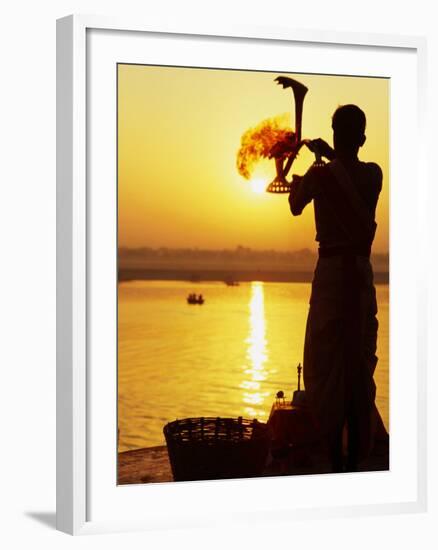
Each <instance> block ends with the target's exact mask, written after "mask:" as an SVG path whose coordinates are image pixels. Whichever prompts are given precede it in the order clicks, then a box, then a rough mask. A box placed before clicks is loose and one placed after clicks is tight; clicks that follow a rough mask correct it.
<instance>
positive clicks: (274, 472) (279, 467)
mask: <svg viewBox="0 0 438 550" xmlns="http://www.w3.org/2000/svg"><path fill="white" fill-rule="evenodd" d="M359 470H360V471H362V472H371V471H373V472H375V471H385V470H389V442H388V441H386V442H379V443H378V444H376V446H375V448H374V451H373V453H372V455H371V456H370V457H369V458H368V459H367V460H366V461H364V462H363V463H362V464H361V465H360V468H359ZM325 473H330V467H329V464H328V463H327V462H326V461H325V459H324V456H323V455H322V454H321V453H320V452H318V451H315V452H314V453H312V456H311V457H306V458H303V457H302V456H299V455H297V454H294V453H289V454H288V455H287V456H284V457H281V458H276V459H274V458H272V457H271V458H270V459H269V461H268V464H267V466H266V468H265V471H264V472H263V476H267V477H270V476H281V475H309V474H325ZM166 481H173V478H172V471H171V468H170V463H169V457H168V454H167V448H166V447H165V446H163V447H149V448H146V449H136V450H134V451H125V452H123V453H119V455H118V484H119V485H129V484H139V483H162V482H166Z"/></svg>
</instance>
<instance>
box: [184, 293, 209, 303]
mask: <svg viewBox="0 0 438 550" xmlns="http://www.w3.org/2000/svg"><path fill="white" fill-rule="evenodd" d="M204 302H205V300H204V298H203V296H202V294H199V296H196V294H189V295H188V296H187V303H188V304H199V305H202V304H203V303H204Z"/></svg>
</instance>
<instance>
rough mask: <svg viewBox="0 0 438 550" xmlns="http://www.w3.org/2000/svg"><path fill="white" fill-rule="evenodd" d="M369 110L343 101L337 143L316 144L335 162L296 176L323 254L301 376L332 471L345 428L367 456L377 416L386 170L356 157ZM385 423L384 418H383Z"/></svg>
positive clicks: (293, 196) (354, 450)
mask: <svg viewBox="0 0 438 550" xmlns="http://www.w3.org/2000/svg"><path fill="white" fill-rule="evenodd" d="M365 125H366V119H365V114H364V113H363V111H362V110H361V109H359V107H357V106H356V105H344V106H342V107H339V108H338V109H337V110H336V112H335V113H334V115H333V118H332V128H333V143H334V150H333V149H332V148H331V147H330V146H329V145H328V144H327V143H326V142H324V141H323V140H316V141H315V142H313V146H314V147H317V148H318V149H319V152H320V153H321V154H322V155H323V156H325V157H326V158H327V159H328V160H330V162H329V163H328V164H326V165H324V166H313V167H312V168H311V169H310V170H309V171H308V172H307V173H306V175H305V176H304V177H303V178H301V179H297V180H296V181H295V180H294V182H293V184H292V189H291V192H290V195H289V204H290V208H291V212H292V214H293V215H294V216H299V215H300V214H301V212H302V211H303V209H304V207H305V206H306V205H307V204H309V203H310V202H311V201H312V200H313V204H314V210H315V224H316V240H317V241H318V242H319V258H318V263H317V266H316V270H315V274H314V279H313V283H312V293H311V298H310V308H309V315H308V319H307V327H306V338H305V345H304V369H303V370H304V373H303V374H304V383H305V387H306V394H307V397H308V400H309V403H310V406H311V409H312V411H313V413H314V415H315V417H316V420H317V421H318V424H319V426H320V428H321V431H322V433H323V434H325V436H326V437H327V439H328V442H329V449H330V458H331V462H332V467H333V471H336V472H340V471H343V468H344V465H343V455H342V432H343V428H344V425H347V429H348V461H347V465H346V468H347V470H349V471H354V470H356V469H357V467H358V463H359V461H360V460H361V459H362V458H364V457H366V456H367V455H368V454H369V452H370V450H371V446H372V442H373V428H374V424H375V422H376V421H377V420H378V413H377V409H376V407H375V404H374V400H375V384H374V380H373V374H374V370H375V367H376V364H377V357H376V344H377V329H378V323H377V319H376V313H377V303H376V294H375V289H374V285H373V271H372V267H371V263H370V253H371V245H372V242H373V239H374V234H375V230H376V223H375V220H374V218H375V210H376V205H377V201H378V197H379V193H380V191H381V188H382V171H381V169H380V168H379V166H378V165H377V164H375V163H365V162H361V161H360V160H359V159H358V156H357V155H358V151H359V148H360V147H361V146H362V145H363V144H364V143H365ZM380 422H381V420H380Z"/></svg>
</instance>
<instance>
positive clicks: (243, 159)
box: [237, 114, 292, 180]
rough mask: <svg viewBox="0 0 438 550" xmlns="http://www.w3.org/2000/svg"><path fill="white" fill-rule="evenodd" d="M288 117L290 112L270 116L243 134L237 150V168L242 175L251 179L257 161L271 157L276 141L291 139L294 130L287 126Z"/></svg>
mask: <svg viewBox="0 0 438 550" xmlns="http://www.w3.org/2000/svg"><path fill="white" fill-rule="evenodd" d="M288 119H289V115H288V114H283V115H279V116H276V117H273V118H268V119H266V120H263V121H262V122H260V123H259V124H258V125H257V126H255V127H254V128H250V129H249V130H247V131H246V132H245V133H244V134H243V136H242V139H241V144H240V149H239V151H238V152H237V170H238V171H239V174H240V175H241V176H243V177H244V178H245V179H247V180H249V179H250V178H251V175H252V173H253V169H254V165H255V164H256V162H257V161H259V160H260V159H261V158H268V157H270V153H271V149H272V148H273V146H274V145H275V144H276V143H278V142H280V141H285V140H288V139H290V137H291V134H292V132H291V130H290V128H288V127H287V123H288Z"/></svg>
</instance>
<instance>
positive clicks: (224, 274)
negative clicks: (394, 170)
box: [116, 63, 391, 485]
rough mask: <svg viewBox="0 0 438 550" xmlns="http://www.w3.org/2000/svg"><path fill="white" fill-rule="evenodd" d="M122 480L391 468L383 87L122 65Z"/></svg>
mask: <svg viewBox="0 0 438 550" xmlns="http://www.w3.org/2000/svg"><path fill="white" fill-rule="evenodd" d="M116 71H117V268H118V280H117V457H118V458H117V483H118V485H130V484H145V483H165V482H175V481H181V482H182V481H203V480H220V479H237V478H259V477H273V476H294V475H311V474H323V475H330V474H338V475H339V474H343V473H349V474H351V473H356V472H357V473H360V472H370V471H386V470H389V469H390V461H389V448H390V415H389V411H390V402H389V394H390V391H389V390H390V382H389V381H390V355H389V347H390V346H389V342H390V331H389V316H390V269H389V257H390V246H389V225H390V219H389V217H390V214H389V213H390V161H389V159H390V154H389V151H390V133H389V128H390V110H389V105H390V93H391V88H390V79H389V78H383V77H370V76H362V75H335V74H311V73H309V74H306V73H299V74H298V73H290V72H279V71H275V72H271V71H250V70H236V69H225V68H214V67H212V68H201V67H179V66H178V67H176V66H160V65H142V64H129V63H119V64H117V67H116Z"/></svg>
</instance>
